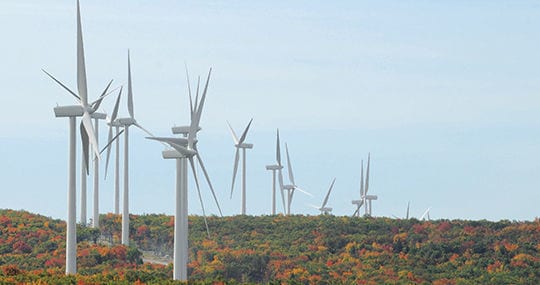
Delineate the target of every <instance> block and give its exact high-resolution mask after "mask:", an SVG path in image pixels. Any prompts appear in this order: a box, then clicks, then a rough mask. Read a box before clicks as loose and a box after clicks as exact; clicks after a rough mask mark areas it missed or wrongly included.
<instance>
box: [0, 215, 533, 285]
mask: <svg viewBox="0 0 540 285" xmlns="http://www.w3.org/2000/svg"><path fill="white" fill-rule="evenodd" d="M131 218H132V224H131V225H132V227H131V229H130V231H131V233H130V234H131V235H130V236H131V238H132V240H133V242H134V244H136V246H137V247H138V248H139V249H140V250H145V251H153V252H156V253H158V254H160V255H163V256H165V255H169V256H170V255H171V254H172V224H173V220H172V218H171V217H169V216H164V215H141V216H136V215H133V216H132V217H131ZM101 221H102V228H101V233H102V237H101V238H100V239H99V241H98V244H94V240H97V235H96V232H94V231H92V230H90V229H84V230H81V233H85V234H84V235H83V236H81V237H80V239H83V240H84V241H82V243H80V245H79V251H78V256H79V258H78V266H79V272H80V275H77V276H75V277H63V275H62V273H63V269H62V264H63V258H64V255H63V254H64V253H63V250H64V246H65V241H64V236H63V235H64V231H65V224H64V222H62V221H59V220H52V219H49V218H46V217H43V216H39V215H33V214H30V213H27V212H22V211H12V210H0V232H1V235H0V269H1V270H0V283H2V282H6V281H11V282H14V281H30V280H37V279H38V278H40V277H43V278H49V280H56V279H58V280H63V281H65V282H66V284H69V283H70V282H71V281H73V280H78V281H80V282H82V284H84V283H85V282H86V283H92V282H94V283H106V282H111V281H112V280H115V282H121V281H124V282H126V284H127V283H129V282H133V281H136V280H140V281H142V282H152V281H153V282H158V281H160V280H161V281H164V280H168V279H169V278H170V276H172V273H171V267H170V265H169V266H162V265H150V264H141V260H140V252H139V251H138V250H137V249H135V248H126V247H123V246H120V245H115V246H112V247H111V246H107V245H106V244H108V243H109V242H112V243H113V244H115V242H117V241H118V238H119V236H120V218H119V217H118V216H115V215H112V214H107V215H102V218H101ZM208 221H209V225H210V231H211V238H210V239H208V238H207V236H206V232H205V230H204V223H203V221H202V218H201V217H194V216H193V217H190V264H189V271H190V279H191V280H198V281H201V282H205V281H207V282H209V283H211V281H215V280H222V281H229V282H230V281H236V282H240V283H260V282H270V283H280V281H287V282H292V283H294V282H298V283H301V284H306V283H307V284H310V283H311V284H318V283H336V284H341V283H354V284H381V283H387V284H478V283H483V284H486V283H488V284H539V283H540V254H539V251H540V221H538V220H537V221H534V222H510V221H500V222H488V221H459V220H456V221H445V220H440V221H427V222H421V221H418V220H414V219H412V220H394V219H386V218H373V219H368V218H351V217H335V216H290V217H287V216H258V217H253V216H235V217H223V218H219V217H209V219H208ZM81 229H82V228H81ZM43 278H41V279H43ZM55 278H56V279H55ZM169 283H170V284H172V283H173V282H169Z"/></svg>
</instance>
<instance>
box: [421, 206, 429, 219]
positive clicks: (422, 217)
mask: <svg viewBox="0 0 540 285" xmlns="http://www.w3.org/2000/svg"><path fill="white" fill-rule="evenodd" d="M429 210H431V207H429V208H427V210H426V211H425V212H424V213H423V214H422V216H421V217H420V220H425V219H426V218H427V220H428V221H429V220H430V218H429Z"/></svg>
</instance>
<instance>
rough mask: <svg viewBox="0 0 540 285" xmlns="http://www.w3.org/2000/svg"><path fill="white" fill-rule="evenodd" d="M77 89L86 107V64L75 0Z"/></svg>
mask: <svg viewBox="0 0 540 285" xmlns="http://www.w3.org/2000/svg"><path fill="white" fill-rule="evenodd" d="M77 89H78V90H79V95H80V96H81V103H82V105H83V107H85V108H86V107H88V88H87V85H86V66H85V63H84V45H83V36H82V25H81V8H80V5H79V0H77Z"/></svg>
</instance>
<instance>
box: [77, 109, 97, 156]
mask: <svg viewBox="0 0 540 285" xmlns="http://www.w3.org/2000/svg"><path fill="white" fill-rule="evenodd" d="M81 121H82V123H83V125H84V129H85V130H86V133H87V134H88V139H89V141H90V145H91V146H92V149H93V150H94V154H95V155H96V157H97V158H98V159H100V158H101V156H100V155H99V146H98V143H97V140H96V134H95V133H94V126H93V125H92V119H91V118H90V114H88V111H84V114H83V116H82V118H81Z"/></svg>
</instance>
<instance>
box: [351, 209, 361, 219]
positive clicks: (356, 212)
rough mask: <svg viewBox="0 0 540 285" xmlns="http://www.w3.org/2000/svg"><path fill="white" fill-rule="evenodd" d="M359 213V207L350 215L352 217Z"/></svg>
mask: <svg viewBox="0 0 540 285" xmlns="http://www.w3.org/2000/svg"><path fill="white" fill-rule="evenodd" d="M359 211H360V207H356V211H354V213H353V214H352V216H353V217H354V216H356V215H357V214H358V212H359Z"/></svg>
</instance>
